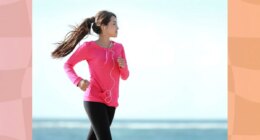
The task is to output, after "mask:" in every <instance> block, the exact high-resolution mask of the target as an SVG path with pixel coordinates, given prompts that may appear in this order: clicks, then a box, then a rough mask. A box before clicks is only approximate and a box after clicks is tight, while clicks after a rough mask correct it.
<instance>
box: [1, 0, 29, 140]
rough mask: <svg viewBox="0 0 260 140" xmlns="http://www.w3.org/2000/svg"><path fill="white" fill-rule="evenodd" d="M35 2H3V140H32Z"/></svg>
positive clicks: (20, 0) (18, 0)
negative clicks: (33, 3) (33, 23)
mask: <svg viewBox="0 0 260 140" xmlns="http://www.w3.org/2000/svg"><path fill="white" fill-rule="evenodd" d="M31 24H32V1H31V0H1V1H0V25H1V26H0V79H1V80H0V92H1V94H0V140H31V139H32V25H31Z"/></svg>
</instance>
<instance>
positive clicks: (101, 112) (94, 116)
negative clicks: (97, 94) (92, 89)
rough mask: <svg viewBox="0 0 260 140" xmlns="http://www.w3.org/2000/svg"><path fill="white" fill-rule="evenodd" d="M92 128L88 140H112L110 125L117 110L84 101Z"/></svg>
mask: <svg viewBox="0 0 260 140" xmlns="http://www.w3.org/2000/svg"><path fill="white" fill-rule="evenodd" d="M84 108H85V110H86V112H87V114H88V117H89V120H90V123H91V127H90V131H89V134H88V137H87V140H112V136H111V132H110V125H111V123H112V121H113V118H114V114H115V108H114V107H109V106H107V105H105V104H102V103H98V102H89V101H84Z"/></svg>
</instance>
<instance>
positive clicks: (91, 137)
mask: <svg viewBox="0 0 260 140" xmlns="http://www.w3.org/2000/svg"><path fill="white" fill-rule="evenodd" d="M87 140H97V138H96V135H95V133H94V131H93V128H92V127H90V129H89V133H88V136H87Z"/></svg>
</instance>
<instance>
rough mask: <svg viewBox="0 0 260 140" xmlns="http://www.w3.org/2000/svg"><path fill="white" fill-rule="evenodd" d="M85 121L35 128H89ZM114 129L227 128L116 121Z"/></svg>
mask: <svg viewBox="0 0 260 140" xmlns="http://www.w3.org/2000/svg"><path fill="white" fill-rule="evenodd" d="M89 126H90V123H89V122H85V121H84V122H83V121H39V122H37V121H36V122H33V128H34V129H37V128H89ZM111 128H112V129H227V123H226V122H198V123H196V122H114V123H113V124H112V126H111Z"/></svg>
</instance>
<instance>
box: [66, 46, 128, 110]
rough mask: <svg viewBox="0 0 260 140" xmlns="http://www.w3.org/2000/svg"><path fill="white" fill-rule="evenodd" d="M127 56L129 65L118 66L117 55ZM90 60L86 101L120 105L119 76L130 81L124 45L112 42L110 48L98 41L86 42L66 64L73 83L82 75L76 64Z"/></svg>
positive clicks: (78, 80) (79, 79)
mask: <svg viewBox="0 0 260 140" xmlns="http://www.w3.org/2000/svg"><path fill="white" fill-rule="evenodd" d="M119 57H121V58H124V59H125V67H123V68H121V67H119V65H118V62H117V58H119ZM82 60H86V61H87V63H88V66H89V73H90V80H89V81H90V84H89V86H88V88H87V89H86V91H85V92H84V101H93V102H100V103H104V104H106V105H108V106H112V107H117V106H118V97H119V78H120V77H121V79H123V80H126V79H127V78H128V76H129V71H128V66H127V63H126V57H125V52H124V48H123V46H122V44H120V43H116V42H114V41H112V46H111V47H110V48H103V47H101V46H99V45H98V44H96V42H95V41H89V42H85V43H83V44H82V45H81V46H79V48H78V49H77V50H76V51H75V52H74V53H73V54H72V55H71V56H70V57H69V59H68V60H67V61H66V62H65V64H64V70H65V72H66V73H67V75H68V77H69V79H70V80H71V81H72V82H73V84H75V85H77V84H78V83H79V82H80V81H81V80H82V78H81V77H80V76H78V75H77V73H76V72H75V71H74V69H73V67H74V66H75V65H76V64H77V63H78V62H80V61H82Z"/></svg>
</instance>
